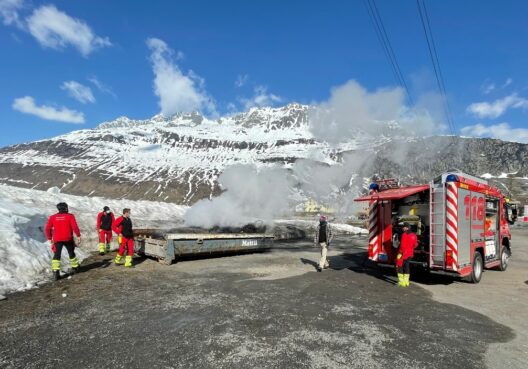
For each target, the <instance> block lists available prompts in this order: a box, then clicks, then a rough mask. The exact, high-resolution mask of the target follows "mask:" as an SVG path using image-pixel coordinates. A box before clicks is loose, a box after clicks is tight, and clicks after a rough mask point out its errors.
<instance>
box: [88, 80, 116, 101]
mask: <svg viewBox="0 0 528 369" xmlns="http://www.w3.org/2000/svg"><path fill="white" fill-rule="evenodd" d="M88 81H90V82H91V83H92V84H93V85H94V86H95V87H97V89H98V90H99V91H100V92H102V93H105V94H108V95H111V96H113V97H117V95H116V94H115V93H114V91H112V89H111V88H110V87H108V86H107V85H106V84H104V83H103V82H101V81H100V80H99V78H97V77H96V76H91V77H89V78H88Z"/></svg>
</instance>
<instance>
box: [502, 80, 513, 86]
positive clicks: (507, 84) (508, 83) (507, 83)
mask: <svg viewBox="0 0 528 369" xmlns="http://www.w3.org/2000/svg"><path fill="white" fill-rule="evenodd" d="M512 82H513V79H511V78H508V79H507V80H506V81H505V82H504V84H503V85H502V86H501V88H506V87H508V86H509V85H511V84H512Z"/></svg>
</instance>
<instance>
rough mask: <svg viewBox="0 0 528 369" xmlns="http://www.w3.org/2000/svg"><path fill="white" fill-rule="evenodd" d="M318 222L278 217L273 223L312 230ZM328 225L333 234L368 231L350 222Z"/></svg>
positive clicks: (363, 232)
mask: <svg viewBox="0 0 528 369" xmlns="http://www.w3.org/2000/svg"><path fill="white" fill-rule="evenodd" d="M318 222H319V221H318V220H313V221H312V220H302V219H293V220H287V219H280V220H276V221H275V223H279V224H293V225H296V226H298V227H299V228H302V229H307V230H313V231H315V228H316V227H317V224H318ZM330 225H331V226H332V231H333V232H334V233H335V234H368V231H367V230H366V229H365V228H360V227H354V226H352V225H350V224H344V223H334V222H330Z"/></svg>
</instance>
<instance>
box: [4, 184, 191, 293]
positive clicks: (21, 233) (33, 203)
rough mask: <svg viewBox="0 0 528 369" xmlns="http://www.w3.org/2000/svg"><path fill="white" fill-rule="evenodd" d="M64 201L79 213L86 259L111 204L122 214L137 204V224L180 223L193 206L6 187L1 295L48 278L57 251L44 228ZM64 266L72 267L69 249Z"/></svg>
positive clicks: (134, 209) (134, 215) (82, 253)
mask: <svg viewBox="0 0 528 369" xmlns="http://www.w3.org/2000/svg"><path fill="white" fill-rule="evenodd" d="M61 201H64V202H66V203H68V205H69V207H70V212H72V213H73V214H75V216H76V217H77V222H78V223H79V227H80V229H81V235H82V244H81V246H80V249H79V248H78V249H77V251H76V252H77V253H78V254H79V255H78V256H79V257H80V259H81V260H82V259H84V258H85V257H86V256H87V254H88V253H87V252H88V251H95V250H97V242H98V241H97V234H96V231H95V220H96V216H97V213H98V212H100V211H101V210H102V208H103V206H105V205H107V206H109V207H110V208H111V209H112V210H113V211H114V212H115V213H116V214H119V213H120V212H121V209H122V208H124V207H128V208H131V209H132V219H133V221H134V226H135V227H137V228H143V227H155V226H156V227H167V226H174V225H175V224H178V223H179V222H180V221H181V218H182V215H183V213H184V212H185V211H186V209H187V207H185V206H179V205H174V204H169V203H162V202H150V201H128V200H108V199H104V198H100V197H80V196H73V195H65V194H60V193H58V192H56V191H49V192H46V191H37V190H29V189H23V188H17V187H10V186H4V185H0V296H1V295H3V294H5V293H7V292H12V291H19V290H24V289H28V288H32V287H35V286H36V285H38V284H39V283H42V282H45V281H46V280H48V278H49V275H50V263H51V256H52V254H51V249H50V246H49V243H48V242H47V240H46V237H45V236H44V233H43V230H44V226H45V225H46V221H47V218H48V216H50V215H51V214H54V213H55V212H56V208H55V205H56V204H57V203H59V202H61ZM62 264H63V266H64V267H66V268H68V267H69V262H68V256H67V253H66V252H65V251H64V252H63V263H62Z"/></svg>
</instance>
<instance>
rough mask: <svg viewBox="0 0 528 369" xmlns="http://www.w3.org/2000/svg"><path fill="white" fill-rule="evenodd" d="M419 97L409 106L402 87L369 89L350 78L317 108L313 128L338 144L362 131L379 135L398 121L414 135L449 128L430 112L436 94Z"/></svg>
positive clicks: (314, 112) (332, 91) (321, 135)
mask: <svg viewBox="0 0 528 369" xmlns="http://www.w3.org/2000/svg"><path fill="white" fill-rule="evenodd" d="M424 96H425V95H424ZM418 101H419V103H418V104H417V105H416V106H415V107H408V106H407V105H406V104H405V92H404V90H403V89H401V88H399V87H395V88H380V89H378V90H376V91H374V92H369V91H367V89H365V88H364V87H362V86H361V85H360V84H359V83H358V82H356V81H354V80H350V81H348V82H347V83H345V84H344V85H342V86H338V87H334V88H333V89H332V90H331V94H330V98H329V99H328V101H324V102H321V103H320V104H318V105H317V106H316V108H315V109H313V111H312V113H311V114H310V117H309V121H310V130H311V132H312V133H313V135H314V136H315V137H317V138H318V139H320V140H324V141H327V142H329V143H330V144H337V143H340V142H344V141H347V140H350V139H353V138H355V137H357V136H358V135H362V136H363V135H367V136H379V135H380V129H383V128H389V127H390V125H394V123H396V124H397V125H399V127H400V128H401V129H402V130H403V131H404V132H406V133H407V134H408V135H412V136H426V135H430V134H433V133H438V131H439V130H443V129H445V126H444V125H443V124H439V123H438V122H437V121H435V119H433V117H432V115H431V114H430V113H429V109H428V106H431V105H432V104H433V103H435V102H436V98H435V96H434V94H428V95H426V98H422V97H420V99H419V100H418Z"/></svg>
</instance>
